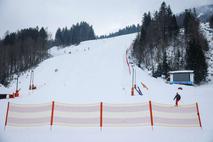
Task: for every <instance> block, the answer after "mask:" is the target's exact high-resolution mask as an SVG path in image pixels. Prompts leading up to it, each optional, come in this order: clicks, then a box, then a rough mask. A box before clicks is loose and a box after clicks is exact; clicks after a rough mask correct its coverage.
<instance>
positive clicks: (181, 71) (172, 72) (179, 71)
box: [169, 70, 194, 74]
mask: <svg viewBox="0 0 213 142" xmlns="http://www.w3.org/2000/svg"><path fill="white" fill-rule="evenodd" d="M174 73H194V71H193V70H178V71H170V72H169V74H174Z"/></svg>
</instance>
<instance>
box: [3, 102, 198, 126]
mask: <svg viewBox="0 0 213 142" xmlns="http://www.w3.org/2000/svg"><path fill="white" fill-rule="evenodd" d="M45 125H50V126H51V127H52V126H53V125H62V126H71V127H100V128H103V127H141V126H151V127H154V126H169V127H202V124H201V119H200V113H199V107H198V103H195V104H191V105H182V106H178V107H176V106H173V105H166V104H159V103H155V102H151V101H149V102H145V103H132V104H108V103H103V102H100V103H94V104H65V103H60V102H54V101H52V103H45V104H28V105H23V104H13V103H10V102H8V105H7V111H6V115H5V128H6V127H7V126H12V127H33V126H45Z"/></svg>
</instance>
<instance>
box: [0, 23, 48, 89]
mask: <svg viewBox="0 0 213 142" xmlns="http://www.w3.org/2000/svg"><path fill="white" fill-rule="evenodd" d="M47 41H48V34H47V31H46V30H45V29H44V28H43V27H42V28H40V29H39V28H38V27H36V28H28V29H23V30H20V31H18V32H13V33H7V34H6V35H5V37H4V38H3V39H2V40H0V83H1V84H4V85H8V83H9V81H10V78H11V75H12V74H14V73H20V72H22V71H24V70H27V69H28V68H30V67H33V66H35V65H37V64H38V63H39V62H41V61H42V60H44V59H45V58H46V57H47V55H48V54H47V49H48V48H47Z"/></svg>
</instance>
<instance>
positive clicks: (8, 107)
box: [4, 102, 10, 130]
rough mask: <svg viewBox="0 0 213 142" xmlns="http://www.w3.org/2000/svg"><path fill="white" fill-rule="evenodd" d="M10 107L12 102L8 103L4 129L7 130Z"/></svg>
mask: <svg viewBox="0 0 213 142" xmlns="http://www.w3.org/2000/svg"><path fill="white" fill-rule="evenodd" d="M9 109H10V102H8V103H7V112H6V116H5V124H4V130H5V128H6V126H7V120H8V114H9Z"/></svg>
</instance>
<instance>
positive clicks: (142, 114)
mask: <svg viewBox="0 0 213 142" xmlns="http://www.w3.org/2000/svg"><path fill="white" fill-rule="evenodd" d="M144 125H150V115H149V106H148V103H141V104H104V107H103V127H135V126H144Z"/></svg>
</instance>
